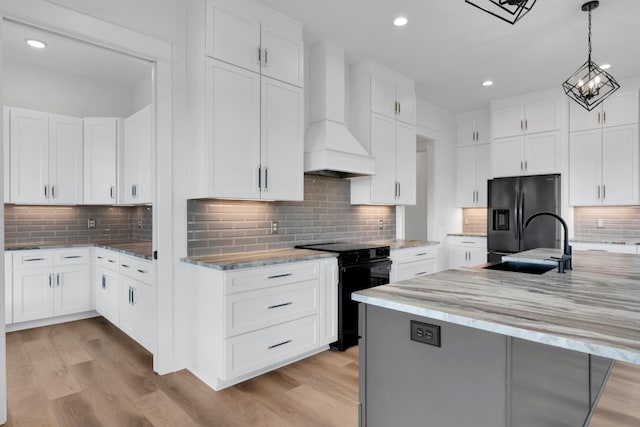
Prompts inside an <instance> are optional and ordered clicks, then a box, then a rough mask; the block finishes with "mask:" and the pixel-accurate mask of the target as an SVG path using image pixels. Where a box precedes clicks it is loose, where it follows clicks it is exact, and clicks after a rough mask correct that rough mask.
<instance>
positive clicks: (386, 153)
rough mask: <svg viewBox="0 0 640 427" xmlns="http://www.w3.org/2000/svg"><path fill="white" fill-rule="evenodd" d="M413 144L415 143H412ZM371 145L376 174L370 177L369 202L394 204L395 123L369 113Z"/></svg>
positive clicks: (387, 118)
mask: <svg viewBox="0 0 640 427" xmlns="http://www.w3.org/2000/svg"><path fill="white" fill-rule="evenodd" d="M414 144H415V141H414ZM371 145H372V151H373V152H372V155H373V156H374V157H375V159H376V162H375V167H376V174H375V175H373V176H372V177H371V202H372V203H385V204H390V205H392V204H395V203H396V198H395V196H396V166H395V163H396V121H395V119H392V118H389V117H387V116H383V115H380V114H375V113H371Z"/></svg>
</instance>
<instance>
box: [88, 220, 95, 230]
mask: <svg viewBox="0 0 640 427" xmlns="http://www.w3.org/2000/svg"><path fill="white" fill-rule="evenodd" d="M87 228H96V219H95V218H89V219H88V220H87Z"/></svg>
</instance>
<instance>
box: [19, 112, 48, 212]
mask: <svg viewBox="0 0 640 427" xmlns="http://www.w3.org/2000/svg"><path fill="white" fill-rule="evenodd" d="M10 116H11V117H10V130H9V133H10V138H9V139H10V142H9V145H10V147H9V150H10V152H11V154H10V155H11V201H12V202H13V203H36V204H45V203H48V202H49V199H48V196H49V193H48V185H49V115H48V114H46V113H40V112H37V111H29V110H23V109H19V108H11V111H10Z"/></svg>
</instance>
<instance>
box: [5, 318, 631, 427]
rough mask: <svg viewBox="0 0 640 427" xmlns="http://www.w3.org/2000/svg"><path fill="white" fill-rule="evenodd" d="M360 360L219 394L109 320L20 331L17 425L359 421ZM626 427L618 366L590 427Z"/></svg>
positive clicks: (273, 425) (13, 347)
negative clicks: (160, 360) (164, 365)
mask: <svg viewBox="0 0 640 427" xmlns="http://www.w3.org/2000/svg"><path fill="white" fill-rule="evenodd" d="M357 358H358V353H357V348H352V349H350V350H349V351H347V352H345V353H335V352H324V353H321V354H319V355H317V356H314V357H311V358H309V359H306V360H303V361H301V362H298V363H295V364H292V365H289V366H286V367H284V368H281V369H279V370H277V371H274V372H272V373H269V374H266V375H262V376H260V377H258V378H255V379H253V380H250V381H247V382H244V383H242V384H239V385H237V386H235V387H230V388H228V389H226V390H223V391H220V392H214V391H213V390H211V389H210V388H208V387H207V386H206V385H204V384H203V383H202V382H201V381H199V380H198V379H197V378H196V377H194V376H193V375H192V374H191V373H189V372H188V371H180V372H177V373H173V374H169V375H165V376H158V375H156V374H154V373H153V371H152V370H151V355H150V354H149V353H148V352H147V351H145V350H144V349H143V348H142V347H140V346H139V345H138V344H136V343H135V342H134V341H133V340H131V339H130V338H129V337H127V336H126V335H125V334H124V333H122V332H121V331H120V330H118V329H117V328H115V327H113V326H112V325H111V324H110V323H109V322H107V321H106V320H105V319H103V318H101V317H97V318H94V319H88V320H82V321H78V322H71V323H65V324H61V325H53V326H47V327H43V328H37V329H30V330H26V331H20V332H12V333H9V334H7V382H8V384H7V385H8V410H9V422H8V424H7V425H9V426H33V427H46V426H60V427H67V426H68V427H73V426H82V427H91V426H117V427H126V426H131V427H133V426H141V427H142V426H171V427H174V426H180V427H183V426H218V427H236V426H237V427H240V426H242V427H248V426H252V427H253V426H256V427H288V426H291V427H316V426H317V427H331V426H336V427H356V426H357V425H358V414H357V405H358V359H357ZM621 426H636V427H637V426H640V367H639V366H634V365H627V364H622V363H618V364H616V366H615V368H614V372H613V374H612V376H611V378H610V380H609V382H608V383H607V388H606V391H605V394H604V396H603V397H602V399H601V400H600V404H599V407H598V411H597V413H596V415H595V416H594V418H593V420H592V422H591V425H590V427H621ZM398 427H402V426H398ZM430 427H431V426H430ZM433 427H438V426H433Z"/></svg>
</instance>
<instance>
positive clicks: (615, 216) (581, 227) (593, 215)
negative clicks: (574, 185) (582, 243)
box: [573, 206, 640, 241]
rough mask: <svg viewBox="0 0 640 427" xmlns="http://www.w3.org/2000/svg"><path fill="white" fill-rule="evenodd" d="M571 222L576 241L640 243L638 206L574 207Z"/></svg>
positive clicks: (639, 210)
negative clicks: (601, 226)
mask: <svg viewBox="0 0 640 427" xmlns="http://www.w3.org/2000/svg"><path fill="white" fill-rule="evenodd" d="M599 219H600V220H602V223H603V225H604V228H598V220H599ZM573 221H574V238H575V239H577V240H580V239H582V240H601V241H622V240H638V241H640V206H638V207H634V206H607V207H576V208H574V211H573Z"/></svg>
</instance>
